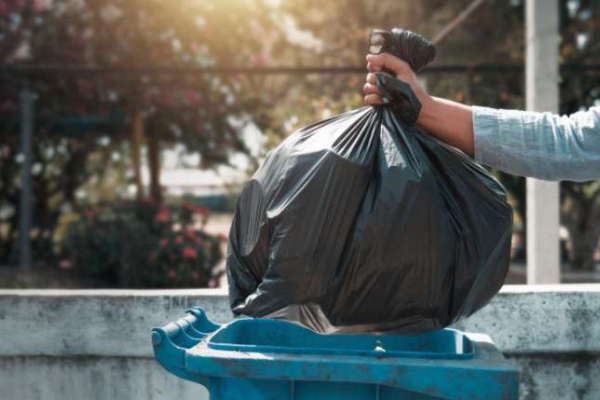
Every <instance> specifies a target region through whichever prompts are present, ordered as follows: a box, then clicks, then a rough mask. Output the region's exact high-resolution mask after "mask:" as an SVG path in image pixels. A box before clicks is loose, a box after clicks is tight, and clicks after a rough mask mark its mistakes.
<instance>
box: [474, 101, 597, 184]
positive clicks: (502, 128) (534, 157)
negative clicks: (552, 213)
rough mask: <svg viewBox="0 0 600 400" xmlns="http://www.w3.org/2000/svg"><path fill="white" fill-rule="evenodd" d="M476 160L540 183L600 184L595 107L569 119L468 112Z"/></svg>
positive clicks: (520, 113) (537, 114)
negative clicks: (545, 181) (593, 181)
mask: <svg viewBox="0 0 600 400" xmlns="http://www.w3.org/2000/svg"><path fill="white" fill-rule="evenodd" d="M473 132H474V135H475V159H476V160H477V161H478V162H480V163H482V164H485V165H488V166H490V167H493V168H497V169H499V170H501V171H504V172H508V173H510V174H513V175H521V176H528V177H533V178H538V179H544V180H552V181H556V180H570V181H587V180H593V179H600V107H593V108H590V109H589V110H587V111H580V112H577V113H575V114H571V115H570V116H560V115H556V114H552V113H540V112H530V111H516V110H497V109H493V108H487V107H473Z"/></svg>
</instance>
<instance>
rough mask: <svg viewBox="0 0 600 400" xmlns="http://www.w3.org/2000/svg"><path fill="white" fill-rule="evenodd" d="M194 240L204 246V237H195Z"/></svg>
mask: <svg viewBox="0 0 600 400" xmlns="http://www.w3.org/2000/svg"><path fill="white" fill-rule="evenodd" d="M194 242H196V244H198V245H199V246H203V245H204V239H202V238H199V237H197V238H194Z"/></svg>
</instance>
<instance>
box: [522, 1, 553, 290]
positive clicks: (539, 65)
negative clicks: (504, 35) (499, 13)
mask: <svg viewBox="0 0 600 400" xmlns="http://www.w3.org/2000/svg"><path fill="white" fill-rule="evenodd" d="M558 12H559V9H558V0H527V4H526V10H525V16H526V18H525V20H526V45H527V50H526V51H527V63H526V66H525V81H526V94H527V109H528V110H531V111H548V112H552V113H558V111H559V109H558V108H559V92H558V78H559V75H558V73H559V66H558V39H559V38H558ZM558 233H559V185H558V183H555V182H546V181H540V180H537V179H527V283H528V284H539V283H560V257H559V256H560V252H559V237H558Z"/></svg>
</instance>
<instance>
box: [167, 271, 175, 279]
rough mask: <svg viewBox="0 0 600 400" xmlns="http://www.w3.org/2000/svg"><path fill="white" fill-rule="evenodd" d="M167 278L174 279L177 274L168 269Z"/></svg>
mask: <svg viewBox="0 0 600 400" xmlns="http://www.w3.org/2000/svg"><path fill="white" fill-rule="evenodd" d="M168 276H169V278H170V279H175V278H176V277H177V272H175V270H174V269H170V270H169V272H168Z"/></svg>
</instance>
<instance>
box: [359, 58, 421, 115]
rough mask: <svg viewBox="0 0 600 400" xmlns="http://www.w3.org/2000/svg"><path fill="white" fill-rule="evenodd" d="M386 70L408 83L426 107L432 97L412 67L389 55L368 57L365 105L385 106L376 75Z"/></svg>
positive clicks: (364, 87)
mask: <svg viewBox="0 0 600 400" xmlns="http://www.w3.org/2000/svg"><path fill="white" fill-rule="evenodd" d="M384 69H386V70H388V71H392V72H393V73H394V74H395V75H396V77H397V78H398V79H399V80H401V81H403V82H406V83H407V84H408V85H409V86H410V87H411V89H412V90H413V92H414V93H415V95H416V96H417V99H419V101H420V102H421V105H422V106H423V107H425V106H426V104H427V103H428V102H429V100H430V97H429V95H428V94H427V93H426V92H425V90H424V89H423V87H422V86H421V83H420V82H419V79H418V78H417V76H416V74H415V73H414V71H413V70H412V68H411V67H410V65H408V63H406V62H405V61H403V60H401V59H399V58H397V57H394V56H393V55H391V54H388V53H383V54H369V55H367V70H368V71H369V73H368V74H367V78H366V83H365V85H364V86H363V93H364V95H365V96H364V99H363V100H364V103H365V104H368V105H372V104H383V99H382V97H381V92H380V91H379V89H378V88H377V77H376V74H377V73H380V72H382V71H383V70H384Z"/></svg>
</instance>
